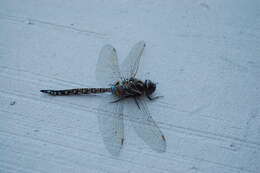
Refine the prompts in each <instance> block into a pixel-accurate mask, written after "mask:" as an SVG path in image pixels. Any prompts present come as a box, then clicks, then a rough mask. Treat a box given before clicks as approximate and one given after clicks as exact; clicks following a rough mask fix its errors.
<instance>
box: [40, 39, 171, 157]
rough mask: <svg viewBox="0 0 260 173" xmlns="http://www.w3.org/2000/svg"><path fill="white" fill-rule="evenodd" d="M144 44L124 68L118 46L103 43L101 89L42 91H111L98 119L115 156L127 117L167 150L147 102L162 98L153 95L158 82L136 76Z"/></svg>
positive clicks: (98, 72)
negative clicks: (119, 58) (120, 61)
mask: <svg viewBox="0 0 260 173" xmlns="http://www.w3.org/2000/svg"><path fill="white" fill-rule="evenodd" d="M145 46H146V44H145V42H144V41H139V42H138V43H136V44H135V45H134V46H133V47H132V49H131V50H130V53H129V54H128V56H127V58H126V59H125V60H124V61H123V63H122V64H121V70H120V67H119V63H118V57H117V52H116V49H115V48H114V47H113V46H112V45H109V44H108V45H105V46H103V47H102V49H101V51H100V54H99V59H98V62H97V65H96V80H97V82H98V83H99V84H100V86H102V87H100V88H75V89H66V90H41V92H43V93H47V94H49V95H52V96H62V95H80V94H99V93H109V94H107V95H105V99H106V102H103V101H102V102H101V103H100V105H99V107H98V109H97V110H99V113H98V115H99V116H98V121H99V129H100V132H101V134H102V136H103V142H104V144H105V146H106V148H107V150H108V151H109V152H110V153H111V154H112V155H115V156H118V155H119V153H120V151H121V149H122V147H123V144H124V141H125V133H124V121H126V120H128V121H130V122H131V124H132V126H133V128H134V130H135V132H136V133H137V135H138V136H139V137H140V138H141V139H142V140H143V141H144V142H145V143H146V144H147V145H148V146H150V148H151V149H153V150H155V151H157V152H165V151H166V138H165V136H164V135H163V133H162V131H161V130H160V128H159V127H158V125H157V124H156V122H155V121H154V119H153V118H152V116H151V114H150V111H149V109H148V106H147V101H152V100H155V99H157V98H159V96H154V92H155V90H156V83H154V82H152V81H151V80H149V79H146V80H140V79H139V78H137V77H136V76H137V72H138V69H139V64H140V59H141V56H142V54H143V51H144V48H145ZM124 112H127V114H126V113H124Z"/></svg>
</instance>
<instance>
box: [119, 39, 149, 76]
mask: <svg viewBox="0 0 260 173" xmlns="http://www.w3.org/2000/svg"><path fill="white" fill-rule="evenodd" d="M144 47H145V42H144V41H140V42H138V43H136V44H135V45H134V46H133V48H132V49H131V51H130V53H129V54H128V56H127V58H126V59H125V60H124V61H123V63H122V66H121V67H122V75H123V77H124V78H125V79H127V78H128V79H129V78H130V77H135V76H136V73H137V71H138V68H139V64H140V58H141V56H142V54H143V51H144Z"/></svg>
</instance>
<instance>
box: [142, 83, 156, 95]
mask: <svg viewBox="0 0 260 173" xmlns="http://www.w3.org/2000/svg"><path fill="white" fill-rule="evenodd" d="M144 86H145V90H146V91H145V93H146V95H148V96H149V95H151V94H152V93H153V92H154V91H155V89H156V84H155V83H153V82H152V81H151V80H145V82H144Z"/></svg>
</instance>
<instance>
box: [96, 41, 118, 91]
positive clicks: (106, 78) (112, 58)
mask: <svg viewBox="0 0 260 173" xmlns="http://www.w3.org/2000/svg"><path fill="white" fill-rule="evenodd" d="M120 78H121V74H120V70H119V65H118V59H117V53H116V49H115V48H114V47H113V46H111V45H105V46H103V48H102V49H101V51H100V54H99V59H98V62H97V66H96V79H97V81H98V82H99V84H100V85H101V86H108V85H109V84H113V83H114V82H116V81H118V80H120Z"/></svg>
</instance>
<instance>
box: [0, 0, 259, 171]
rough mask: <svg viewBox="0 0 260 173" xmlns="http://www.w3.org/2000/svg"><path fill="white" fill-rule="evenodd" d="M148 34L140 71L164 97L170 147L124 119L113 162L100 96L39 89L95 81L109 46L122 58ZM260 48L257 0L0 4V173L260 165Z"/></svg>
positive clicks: (161, 111) (158, 116)
mask: <svg viewBox="0 0 260 173" xmlns="http://www.w3.org/2000/svg"><path fill="white" fill-rule="evenodd" d="M139 40H145V42H146V43H147V46H146V49H145V52H144V55H143V62H142V65H141V71H140V72H141V73H140V74H143V76H144V77H147V78H151V79H152V80H154V81H157V82H158V83H159V84H158V94H159V95H163V96H164V97H163V98H161V99H160V100H158V101H156V102H154V103H151V104H149V108H150V111H151V113H152V116H153V118H154V119H155V120H156V122H157V123H158V125H159V126H160V128H161V130H162V131H163V132H164V134H165V136H166V140H167V151H166V152H165V153H156V152H155V151H153V150H151V149H150V148H149V147H148V146H147V145H145V144H144V142H143V141H142V140H141V139H140V138H138V136H137V135H136V134H135V132H134V131H133V130H132V128H131V126H130V125H128V124H127V123H126V124H127V128H126V141H125V142H126V143H125V145H124V148H123V150H122V153H121V155H120V156H119V157H118V158H115V157H113V156H111V155H110V154H109V153H108V152H107V151H106V148H105V147H104V144H103V142H102V136H100V132H99V129H98V121H97V116H96V112H97V111H98V110H97V107H98V104H99V102H100V100H102V97H92V96H90V97H86V96H79V97H76V96H71V97H50V96H46V95H43V94H41V93H40V92H39V90H40V89H49V88H53V89H56V88H60V89H65V88H73V87H94V86H97V82H96V81H95V74H94V72H95V66H96V62H97V58H98V54H99V51H100V49H101V47H102V46H103V45H104V44H107V43H109V44H112V45H114V46H115V48H116V49H117V50H118V54H119V61H120V62H121V61H122V60H123V59H124V58H125V57H126V55H127V54H128V51H129V49H130V48H131V46H132V45H133V44H134V43H136V42H137V41H139ZM259 45H260V3H259V1H258V0H252V1H246V0H219V1H209V0H184V1H178V0H174V1H171V0H167V1H161V2H160V1H157V0H151V1H148V0H147V1H146V0H143V1H139V0H133V1H127V0H123V1H113V0H112V1H104V0H100V1H85V0H78V1H71V0H37V1H36V0H24V1H19V0H2V1H1V2H0V172H4V173H6V172H19V173H23V172H24V173H25V172H26V173H27V172H33V173H35V172H44V173H57V172H100V173H101V172H125V173H127V172H152V173H153V172H165V173H166V172H169V173H170V172H171V173H172V172H181V173H195V172H198V173H200V172H203V173H209V172H210V173H219V172H221V173H238V172H240V173H257V172H259V170H260V165H259V163H260V91H259V87H260V82H259V77H260V59H259V52H260V48H259Z"/></svg>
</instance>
